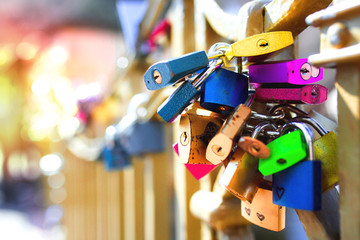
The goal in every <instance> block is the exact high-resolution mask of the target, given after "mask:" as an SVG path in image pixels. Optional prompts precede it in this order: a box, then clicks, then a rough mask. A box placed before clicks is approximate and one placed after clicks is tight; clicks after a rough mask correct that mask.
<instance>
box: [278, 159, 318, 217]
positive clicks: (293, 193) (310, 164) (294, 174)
mask: <svg viewBox="0 0 360 240" xmlns="http://www.w3.org/2000/svg"><path fill="white" fill-rule="evenodd" d="M273 202H274V204H276V205H280V206H285V207H291V208H296V209H302V210H309V211H316V210H320V209H321V161H319V160H315V161H302V162H299V163H297V164H295V165H294V166H292V167H290V168H288V169H286V170H284V171H281V172H278V173H276V174H274V175H273Z"/></svg>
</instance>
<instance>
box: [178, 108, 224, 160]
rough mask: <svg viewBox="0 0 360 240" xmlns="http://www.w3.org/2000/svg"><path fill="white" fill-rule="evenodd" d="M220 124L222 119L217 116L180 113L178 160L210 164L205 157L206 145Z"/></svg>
mask: <svg viewBox="0 0 360 240" xmlns="http://www.w3.org/2000/svg"><path fill="white" fill-rule="evenodd" d="M221 124H222V120H221V119H220V118H217V117H210V116H201V115H196V114H192V113H184V114H182V115H181V118H180V124H179V137H178V142H179V145H178V147H179V159H180V162H181V163H189V164H209V165H211V164H212V163H211V162H209V161H208V160H207V159H206V157H205V154H206V147H207V146H208V144H209V142H210V140H211V139H212V137H213V136H214V135H215V134H216V133H217V131H218V130H219V129H220V127H221Z"/></svg>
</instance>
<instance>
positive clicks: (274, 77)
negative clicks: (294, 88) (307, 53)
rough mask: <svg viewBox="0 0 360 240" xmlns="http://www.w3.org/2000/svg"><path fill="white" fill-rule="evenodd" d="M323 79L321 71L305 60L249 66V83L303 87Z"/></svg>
mask: <svg viewBox="0 0 360 240" xmlns="http://www.w3.org/2000/svg"><path fill="white" fill-rule="evenodd" d="M322 79H323V69H322V68H317V67H315V66H312V65H310V63H308V59H307V58H301V59H295V60H292V61H279V62H265V63H261V64H253V65H250V66H249V82H250V83H290V84H296V85H304V84H310V83H315V82H318V81H320V80H322Z"/></svg>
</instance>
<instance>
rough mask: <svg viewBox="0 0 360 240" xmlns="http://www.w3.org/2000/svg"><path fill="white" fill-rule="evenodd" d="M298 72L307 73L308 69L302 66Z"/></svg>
mask: <svg viewBox="0 0 360 240" xmlns="http://www.w3.org/2000/svg"><path fill="white" fill-rule="evenodd" d="M300 72H301V73H302V74H304V75H305V74H307V73H309V72H310V71H309V70H307V69H306V68H302V69H300Z"/></svg>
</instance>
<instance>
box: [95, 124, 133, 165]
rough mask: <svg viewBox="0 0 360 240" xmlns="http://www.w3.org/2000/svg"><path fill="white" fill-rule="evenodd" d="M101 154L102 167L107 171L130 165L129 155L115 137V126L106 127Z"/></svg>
mask: <svg viewBox="0 0 360 240" xmlns="http://www.w3.org/2000/svg"><path fill="white" fill-rule="evenodd" d="M102 155H103V159H104V167H105V169H106V170H107V171H114V170H122V169H124V168H126V167H129V166H131V157H130V155H129V154H128V153H127V152H126V150H125V148H124V146H122V145H121V143H120V141H119V139H118V138H117V137H116V128H115V126H110V127H108V128H107V129H106V133H105V146H104V149H103V152H102Z"/></svg>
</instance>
